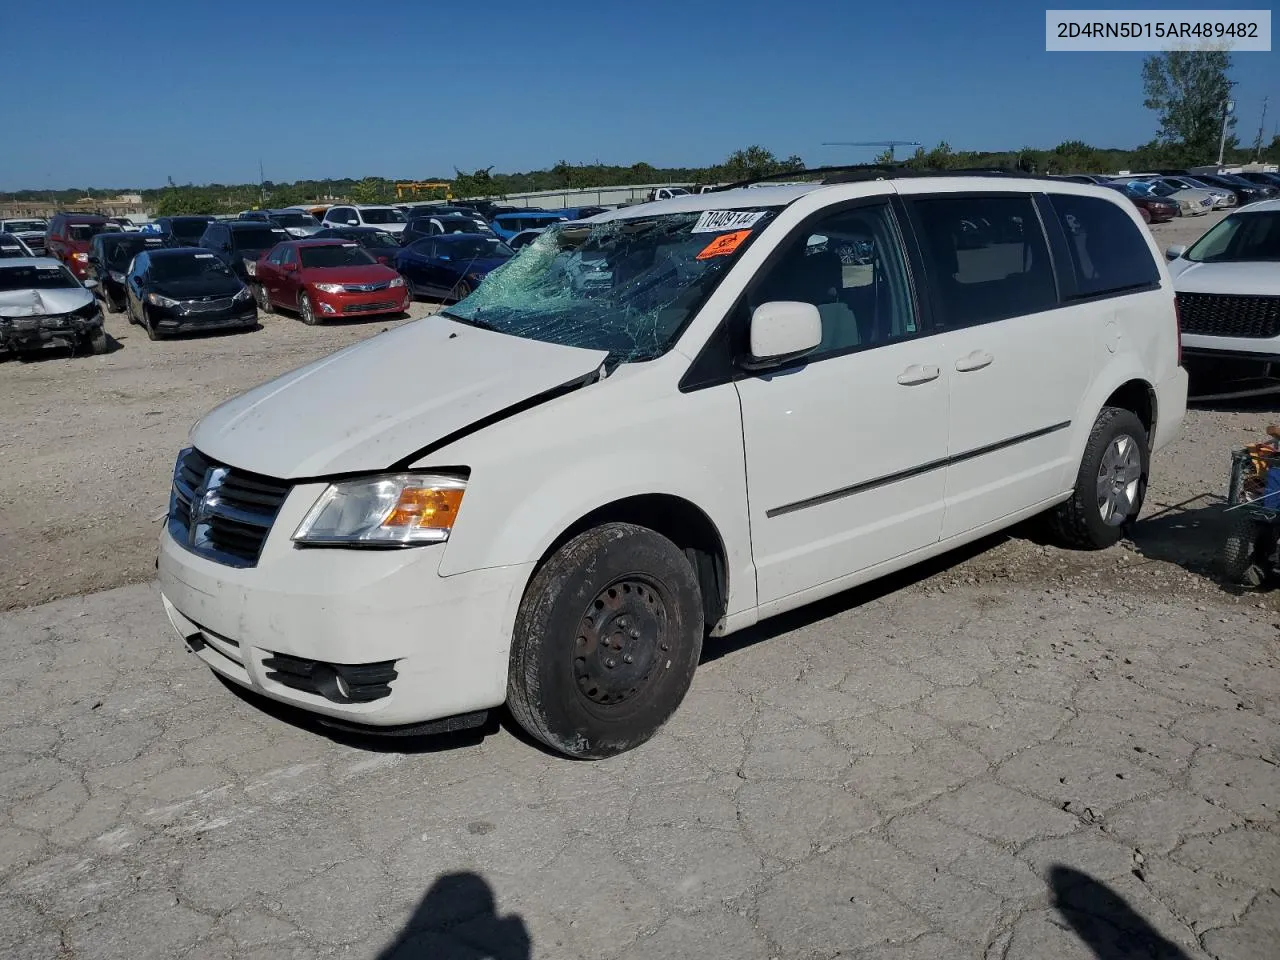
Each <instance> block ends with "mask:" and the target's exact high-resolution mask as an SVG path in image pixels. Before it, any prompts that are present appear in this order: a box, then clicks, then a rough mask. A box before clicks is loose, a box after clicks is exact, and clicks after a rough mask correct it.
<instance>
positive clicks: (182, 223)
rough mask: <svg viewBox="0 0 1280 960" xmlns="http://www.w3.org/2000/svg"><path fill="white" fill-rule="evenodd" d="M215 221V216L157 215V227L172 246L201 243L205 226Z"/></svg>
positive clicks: (188, 245) (189, 245) (192, 245)
mask: <svg viewBox="0 0 1280 960" xmlns="http://www.w3.org/2000/svg"><path fill="white" fill-rule="evenodd" d="M211 223H213V217H205V216H194V215H193V216H187V217H156V220H155V225H156V229H158V230H159V231H160V236H162V237H164V238H165V240H167V241H168V242H169V244H170V245H171V246H177V247H194V246H196V245H197V244H199V243H200V238H201V237H202V236H203V235H204V228H205V227H207V226H209V224H211Z"/></svg>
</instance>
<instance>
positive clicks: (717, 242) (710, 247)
mask: <svg viewBox="0 0 1280 960" xmlns="http://www.w3.org/2000/svg"><path fill="white" fill-rule="evenodd" d="M749 236H751V231H750V230H739V231H737V232H736V233H726V234H724V235H723V236H719V237H716V238H715V239H714V240H712V241H711V242H710V243H708V244H707V245H706V246H705V247H703V248H702V252H701V253H700V254H698V256H697V259H698V260H710V259H711V258H712V257H727V256H728V255H729V254H731V253H733V251H735V250H737V249H738V248H739V247H740V246H742V241H743V240H745V239H747V237H749Z"/></svg>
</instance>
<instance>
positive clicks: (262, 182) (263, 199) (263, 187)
mask: <svg viewBox="0 0 1280 960" xmlns="http://www.w3.org/2000/svg"><path fill="white" fill-rule="evenodd" d="M1218 162H1219V163H1221V162H1222V161H1218ZM266 205H267V178H266V177H264V176H263V175H262V158H261V157H259V158H258V206H259V207H265V206H266Z"/></svg>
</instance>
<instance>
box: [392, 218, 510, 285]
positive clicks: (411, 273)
mask: <svg viewBox="0 0 1280 960" xmlns="http://www.w3.org/2000/svg"><path fill="white" fill-rule="evenodd" d="M514 256H515V252H514V251H513V250H512V249H511V248H510V247H508V246H507V245H506V244H505V243H503V242H502V241H501V240H499V239H498V238H497V237H486V236H484V235H482V234H476V233H446V234H441V235H440V236H438V237H426V238H424V239H422V240H415V241H414V242H413V243H411V244H409V245H408V246H407V247H401V248H400V249H399V250H397V251H396V264H395V265H396V270H398V271H399V272H400V276H402V277H404V282H405V283H406V284H408V286H409V295H410V296H425V297H437V298H439V299H452V300H461V299H462V298H463V297H465V296H467V295H469V294H470V293H471V291H472V290H474V289H475V288H476V287H478V286H480V283H481V281H483V280H484V278H485V277H486V276H488V274H489V271H490V270H496V269H497V268H498V267H500V266H502V265H503V264H504V263H506V262H507V261H508V260H510V259H511V258H512V257H514Z"/></svg>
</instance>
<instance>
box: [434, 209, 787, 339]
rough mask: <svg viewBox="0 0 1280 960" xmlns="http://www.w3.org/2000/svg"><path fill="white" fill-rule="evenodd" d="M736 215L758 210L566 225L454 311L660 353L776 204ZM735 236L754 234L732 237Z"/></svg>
mask: <svg viewBox="0 0 1280 960" xmlns="http://www.w3.org/2000/svg"><path fill="white" fill-rule="evenodd" d="M735 212H736V213H742V214H757V215H758V217H757V218H756V219H755V220H754V221H752V223H751V229H750V230H746V231H743V230H732V229H726V230H712V231H708V230H705V229H704V230H695V227H696V226H697V225H698V223H699V219H700V218H701V217H702V215H703V211H696V210H695V211H691V212H689V213H675V214H666V215H663V216H649V217H637V218H631V219H624V220H609V221H606V222H604V223H590V224H587V223H578V224H574V223H566V224H558V225H556V226H554V227H551V228H549V229H548V230H547V231H546V232H545V233H543V234H542V235H541V236H539V237H538V238H537V239H536V240H534V241H533V242H532V243H530V244H529V245H528V246H526V247H524V248H523V249H522V250H521V251H520V253H519V254H518V255H517V256H516V257H515V258H513V259H512V260H510V261H508V262H507V263H506V264H504V265H503V266H501V267H499V268H498V269H497V270H494V271H493V272H491V273H490V274H489V275H488V277H487V278H486V279H485V281H484V283H483V284H482V285H481V286H480V287H479V288H478V289H477V290H476V291H475V292H474V293H472V294H471V295H470V296H469V297H467V298H466V299H465V300H463V301H461V302H460V303H458V304H455V305H454V306H452V307H450V308H449V309H448V310H446V311H445V316H448V317H451V318H453V319H455V320H458V321H461V322H463V323H468V324H471V325H473V326H478V327H483V328H485V329H489V330H495V331H497V332H499V333H506V334H510V335H512V336H517V337H525V338H527V339H531V340H542V341H546V342H550V343H559V344H563V345H565V346H571V347H585V348H588V349H592V350H605V351H608V353H609V359H610V361H613V362H619V363H629V362H634V361H641V360H652V359H654V358H655V357H659V356H661V355H662V354H663V353H665V352H666V351H667V350H669V349H671V346H672V344H673V343H674V342H675V340H676V338H677V337H679V335H680V333H681V332H682V331H683V330H684V328H685V326H687V325H688V323H689V321H690V320H691V319H692V318H693V316H694V315H695V314H696V313H697V311H698V309H699V308H700V307H701V306H702V304H703V303H705V302H706V299H707V297H709V296H710V295H711V293H712V291H714V290H715V288H716V286H717V285H718V284H719V283H720V281H721V279H722V278H723V277H724V275H725V274H726V273H727V272H728V270H729V268H730V267H732V266H733V264H734V263H735V262H737V260H738V258H739V257H740V256H741V255H742V252H743V251H744V250H745V249H746V248H747V247H748V246H750V244H751V242H752V240H753V239H754V238H755V237H757V236H759V234H760V232H761V231H762V230H764V228H765V227H766V226H767V225H768V224H769V223H770V222H771V221H772V220H773V218H774V216H775V215H776V214H777V208H755V209H751V210H738V211H735ZM735 233H742V234H746V236H743V237H734V238H730V236H729V235H730V234H735ZM718 239H719V244H718V245H717V241H718ZM721 251H723V252H721Z"/></svg>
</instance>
